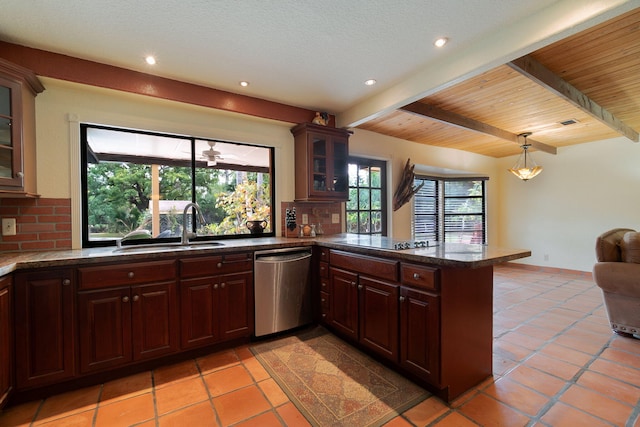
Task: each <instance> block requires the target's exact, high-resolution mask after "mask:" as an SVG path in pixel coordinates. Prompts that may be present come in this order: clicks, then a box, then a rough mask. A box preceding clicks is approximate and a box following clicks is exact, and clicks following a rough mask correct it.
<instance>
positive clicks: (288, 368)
mask: <svg viewBox="0 0 640 427" xmlns="http://www.w3.org/2000/svg"><path fill="white" fill-rule="evenodd" d="M251 351H252V352H253V354H255V356H256V358H257V359H258V360H259V361H260V363H262V365H263V366H264V367H265V369H266V370H267V371H268V372H269V373H270V374H271V376H272V377H273V379H274V380H275V381H276V382H277V383H278V384H279V385H280V387H282V389H283V390H284V392H285V393H286V394H287V395H288V396H289V399H291V401H292V402H293V403H294V404H295V405H296V407H297V408H298V409H299V410H300V412H302V413H303V414H304V416H305V417H306V418H307V420H308V421H309V422H310V423H311V424H312V425H314V426H318V427H325V426H381V425H383V424H384V423H386V422H388V421H389V420H390V419H392V418H393V417H395V416H397V415H398V414H400V413H402V412H404V411H405V410H407V409H408V408H410V407H412V406H414V405H416V404H417V403H419V402H421V401H422V400H424V399H425V398H426V397H428V396H429V393H428V392H427V391H425V390H424V389H422V388H420V387H418V386H417V385H415V384H414V383H412V382H411V381H409V380H407V379H406V378H404V377H402V376H401V375H399V374H397V373H395V372H394V371H392V370H390V369H388V368H386V367H384V366H383V365H381V364H380V363H378V362H376V361H375V360H373V359H371V358H370V357H369V356H366V355H365V354H363V353H361V352H360V351H358V350H356V349H355V348H353V347H351V346H349V345H348V344H346V343H345V342H344V341H342V340H341V339H339V338H337V337H336V336H334V335H332V334H330V333H328V332H327V331H326V330H325V329H323V328H321V327H318V328H315V329H313V330H311V331H305V332H303V333H301V334H298V335H296V336H290V337H286V338H282V339H278V340H274V341H269V342H264V343H259V344H256V345H255V346H252V347H251Z"/></svg>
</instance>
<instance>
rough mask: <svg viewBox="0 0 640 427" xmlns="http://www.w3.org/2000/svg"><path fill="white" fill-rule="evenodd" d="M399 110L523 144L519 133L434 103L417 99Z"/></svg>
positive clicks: (553, 149) (541, 146)
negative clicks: (442, 107) (444, 108)
mask: <svg viewBox="0 0 640 427" xmlns="http://www.w3.org/2000/svg"><path fill="white" fill-rule="evenodd" d="M399 110H402V111H406V112H408V113H413V114H417V115H419V116H424V117H427V118H430V119H433V120H437V121H439V122H442V123H446V124H449V125H453V126H456V127H459V128H462V129H467V130H471V131H474V132H478V133H483V134H486V135H491V136H495V137H496V138H500V139H504V140H505V141H509V142H515V143H516V144H518V145H521V144H522V141H521V138H519V137H518V134H515V133H511V132H508V131H506V130H504V129H500V128H497V127H495V126H491V125H489V124H486V123H483V122H479V121H477V120H473V119H470V118H469V117H465V116H462V115H460V114H457V113H452V112H451V111H446V110H443V109H441V108H438V107H435V106H433V105H429V104H424V103H422V102H418V101H416V102H412V103H411V104H408V105H405V106H404V107H400V108H399ZM527 143H528V144H531V146H532V147H533V148H535V149H536V150H540V151H544V152H545V153H549V154H557V151H558V150H557V149H556V147H553V146H551V145H547V144H544V143H542V142H538V141H535V140H533V139H530V138H527Z"/></svg>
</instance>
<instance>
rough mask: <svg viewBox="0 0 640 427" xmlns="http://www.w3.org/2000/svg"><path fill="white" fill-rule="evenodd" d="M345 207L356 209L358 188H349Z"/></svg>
mask: <svg viewBox="0 0 640 427" xmlns="http://www.w3.org/2000/svg"><path fill="white" fill-rule="evenodd" d="M347 209H348V210H356V209H358V190H357V189H356V188H349V200H347Z"/></svg>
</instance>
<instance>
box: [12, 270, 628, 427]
mask: <svg viewBox="0 0 640 427" xmlns="http://www.w3.org/2000/svg"><path fill="white" fill-rule="evenodd" d="M494 283H495V286H494V289H495V304H494V313H495V320H494V336H495V341H494V375H493V377H492V378H489V379H487V380H486V381H484V382H483V383H482V384H480V385H478V386H477V387H475V388H474V389H472V390H470V391H468V392H467V393H465V394H464V395H463V396H461V397H459V398H458V399H456V400H455V401H454V402H452V403H451V404H446V403H444V402H442V401H441V400H439V399H437V398H435V397H430V398H428V399H426V400H425V401H423V402H421V403H419V404H418V405H416V406H414V407H413V408H411V409H409V410H407V411H406V412H404V413H403V414H401V415H400V416H398V417H396V418H395V419H393V420H392V421H390V422H389V423H388V424H387V425H386V427H406V426H427V425H428V426H439V427H444V426H455V427H464V426H478V425H481V426H534V425H535V426H553V427H561V426H571V427H573V426H627V427H640V340H636V339H630V338H623V337H619V336H616V335H614V334H612V333H611V330H610V329H609V326H608V323H607V319H606V312H605V309H604V307H603V305H602V297H601V294H600V290H599V289H598V288H597V286H595V285H594V283H593V281H592V280H591V278H590V276H588V275H586V274H577V273H574V272H561V271H534V270H531V269H524V268H516V267H509V266H498V267H496V269H495V275H494ZM23 425H24V426H27V425H32V426H40V425H45V426H46V425H49V426H98V427H99V426H109V427H114V426H145V427H146V426H160V427H164V426H260V427H269V426H283V425H284V426H305V425H309V424H308V423H307V422H306V420H305V419H304V417H303V416H302V415H301V414H300V412H299V411H298V410H297V409H296V407H295V406H294V405H293V404H292V403H291V402H290V401H289V399H288V398H287V396H286V395H285V394H284V393H283V391H282V390H281V389H280V387H279V386H278V385H277V384H276V382H275V381H274V380H273V379H271V378H270V377H269V374H268V373H267V372H266V371H265V370H264V369H263V368H262V366H261V365H260V363H258V362H257V360H256V359H255V358H254V357H253V356H252V354H251V352H250V351H249V350H248V348H247V347H239V348H235V349H231V350H228V351H223V352H219V353H215V354H211V355H209V356H206V357H203V358H200V359H197V360H190V361H186V362H183V363H180V364H177V365H172V366H167V367H164V368H162V369H158V370H154V371H152V372H143V373H141V374H138V375H134V376H131V377H128V378H123V379H118V380H114V381H113V382H109V383H105V384H102V385H99V386H95V387H90V388H86V389H82V390H78V391H75V392H71V393H66V394H62V395H57V396H53V397H50V398H48V399H46V400H44V401H36V402H30V403H26V404H21V405H18V406H13V407H9V408H6V409H5V411H4V412H3V413H2V414H1V415H0V426H23Z"/></svg>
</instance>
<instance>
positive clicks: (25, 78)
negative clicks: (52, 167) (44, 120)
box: [0, 59, 44, 197]
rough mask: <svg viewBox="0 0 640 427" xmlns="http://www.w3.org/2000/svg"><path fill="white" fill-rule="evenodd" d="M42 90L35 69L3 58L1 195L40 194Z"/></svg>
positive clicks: (0, 71)
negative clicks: (38, 99)
mask: <svg viewBox="0 0 640 427" xmlns="http://www.w3.org/2000/svg"><path fill="white" fill-rule="evenodd" d="M43 90H44V86H42V83H41V82H40V80H38V78H37V77H36V75H35V74H34V73H33V72H32V71H30V70H28V69H26V68H23V67H21V66H19V65H15V64H12V63H11V62H8V61H5V60H3V59H0V197H38V194H37V192H36V103H35V97H36V95H37V94H39V93H40V92H42V91H43Z"/></svg>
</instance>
